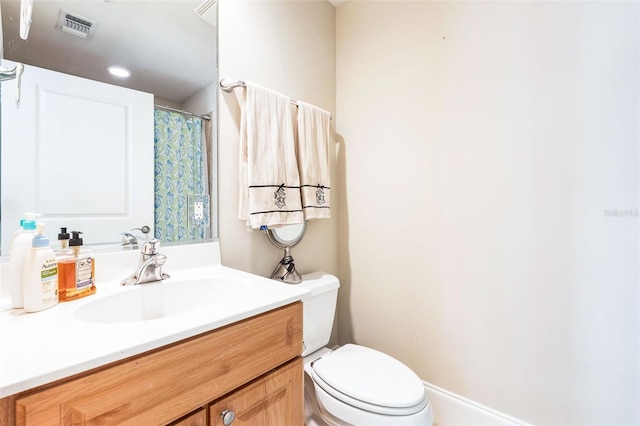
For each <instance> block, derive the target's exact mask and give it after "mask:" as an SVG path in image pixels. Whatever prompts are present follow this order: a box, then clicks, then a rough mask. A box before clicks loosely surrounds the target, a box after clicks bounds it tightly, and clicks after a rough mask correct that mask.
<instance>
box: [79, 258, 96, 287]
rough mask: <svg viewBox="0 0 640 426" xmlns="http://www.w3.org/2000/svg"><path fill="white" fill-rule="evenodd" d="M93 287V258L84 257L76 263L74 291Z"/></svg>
mask: <svg viewBox="0 0 640 426" xmlns="http://www.w3.org/2000/svg"><path fill="white" fill-rule="evenodd" d="M92 285H93V258H92V257H84V258H82V259H78V260H77V261H76V289H78V290H82V289H84V288H87V287H91V286H92Z"/></svg>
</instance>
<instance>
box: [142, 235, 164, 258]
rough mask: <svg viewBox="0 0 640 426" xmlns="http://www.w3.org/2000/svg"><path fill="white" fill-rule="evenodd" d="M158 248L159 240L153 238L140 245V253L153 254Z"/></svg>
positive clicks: (156, 252)
mask: <svg viewBox="0 0 640 426" xmlns="http://www.w3.org/2000/svg"><path fill="white" fill-rule="evenodd" d="M159 250H160V240H158V239H156V238H153V239H151V240H149V241H147V242H146V243H144V244H143V245H142V249H141V251H142V254H146V255H149V256H153V255H155V254H158V251H159Z"/></svg>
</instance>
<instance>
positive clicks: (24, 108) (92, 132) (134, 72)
mask: <svg viewBox="0 0 640 426" xmlns="http://www.w3.org/2000/svg"><path fill="white" fill-rule="evenodd" d="M0 13H1V16H2V36H3V37H2V39H3V48H4V49H3V50H4V52H3V58H4V60H3V61H2V63H1V64H0V65H2V66H3V67H5V68H10V67H12V66H13V63H23V64H25V72H24V74H23V77H22V82H21V86H22V89H21V103H20V106H19V107H16V105H15V102H14V99H15V94H16V91H17V88H16V81H15V80H13V81H4V82H2V84H1V86H0V87H1V89H0V90H1V92H0V93H1V95H2V104H1V105H0V106H1V108H2V115H1V116H0V127H1V130H2V139H0V144H1V145H2V158H1V160H2V168H1V173H2V175H1V181H0V183H1V185H2V187H1V193H0V203H1V209H2V216H1V218H0V219H1V225H2V229H1V233H0V237H1V239H2V247H1V252H0V254H2V255H6V254H8V240H9V238H10V237H11V235H12V233H13V231H14V229H16V228H17V227H18V225H19V219H20V217H21V216H22V214H23V212H26V211H35V212H37V213H40V214H42V221H43V222H45V223H46V225H47V233H48V234H49V235H51V236H54V235H56V233H57V228H58V227H61V226H65V227H68V228H70V229H71V228H74V230H75V228H78V230H81V231H82V232H83V233H84V237H85V243H86V244H100V243H115V244H117V245H120V244H121V241H124V240H126V239H125V238H123V235H124V234H125V233H128V234H130V235H133V236H134V237H135V238H136V239H138V240H144V239H148V238H151V237H153V236H155V237H157V238H159V239H161V240H163V241H183V240H191V241H193V240H200V239H204V238H209V237H216V236H217V227H216V222H217V212H216V202H215V200H216V193H215V187H216V185H215V184H214V178H215V175H216V171H215V169H214V165H215V164H216V158H215V155H216V149H215V147H216V140H215V137H216V125H215V122H214V120H212V119H215V117H216V115H217V114H216V112H215V108H216V96H217V87H216V82H217V78H218V77H217V63H216V56H217V55H216V45H217V40H216V37H217V36H216V26H215V25H216V21H217V16H216V7H215V1H212V0H205V1H190V0H170V1H154V2H146V1H145V2H141V1H135V0H111V1H102V0H83V1H70V0H64V1H53V0H51V1H42V2H34V7H33V17H32V24H31V28H30V31H29V37H28V39H27V40H26V41H25V40H22V39H21V38H20V36H19V27H20V22H19V15H20V1H18V0H0ZM111 66H119V67H123V68H126V69H127V70H128V71H129V73H130V75H129V77H124V78H123V77H118V76H117V75H114V74H111V73H110V72H109V70H108V68H109V67H111ZM61 73H62V74H61ZM61 76H62V77H61ZM92 84H93V85H92ZM114 86H118V87H117V88H115V87H114ZM129 89H131V90H129ZM121 90H122V91H123V93H124V94H123V95H122V96H124V98H123V99H124V100H122V99H120V98H119V99H117V100H116V99H115V96H116V94H118V95H119V93H120V91H121ZM127 91H128V92H127ZM141 92H144V93H143V94H140V93H141ZM134 95H135V96H134ZM128 96H134V97H136V98H140V102H141V103H140V104H139V105H140V106H132V105H133V104H132V101H131V100H130V99H129V98H128ZM43 106H44V108H43ZM47 108H49V110H47ZM136 114H137V115H136ZM136 117H139V118H136ZM98 118H99V119H100V120H98ZM133 121H137V122H136V123H132V122H133ZM138 122H139V123H138ZM132 126H134V127H135V126H139V127H141V130H139V131H140V132H141V133H134V131H133V130H132V129H133V127H132ZM29 129H35V130H29ZM25 130H29V131H27V132H26V134H24V132H25ZM136 131H138V130H136ZM135 135H140V136H135ZM18 140H19V141H20V143H19V144H17V143H16V141H18ZM143 146H144V147H143ZM29 154H31V155H29ZM43 159H46V161H44V160H43ZM70 165H73V167H72V166H70ZM79 177H80V178H79ZM136 186H137V187H139V188H137V187H136ZM61 187H64V188H65V196H64V197H60V196H59V195H58V196H54V197H52V196H48V195H46V194H50V193H51V192H52V189H56V190H58V192H56V191H53V192H56V193H57V194H59V193H60V192H59V189H60V188H61ZM136 188H137V189H136ZM136 191H137V192H136ZM145 226H148V227H149V228H151V230H150V232H149V233H142V232H140V230H141V229H143V227H145ZM127 238H129V237H128V236H127Z"/></svg>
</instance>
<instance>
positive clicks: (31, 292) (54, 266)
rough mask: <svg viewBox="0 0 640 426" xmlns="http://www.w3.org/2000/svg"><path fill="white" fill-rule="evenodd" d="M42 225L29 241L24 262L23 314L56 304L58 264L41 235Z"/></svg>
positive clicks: (46, 238) (47, 242)
mask: <svg viewBox="0 0 640 426" xmlns="http://www.w3.org/2000/svg"><path fill="white" fill-rule="evenodd" d="M43 229H44V224H43V223H38V231H37V233H36V234H35V235H34V236H33V239H32V240H31V252H30V253H29V255H28V257H27V259H26V260H25V262H24V267H23V272H22V279H23V285H24V288H23V291H24V310H25V312H38V311H42V310H44V309H47V308H50V307H52V306H55V305H56V304H57V303H58V262H57V260H56V255H55V253H54V252H53V250H52V249H51V247H50V246H49V238H48V237H47V236H46V235H44V234H43Z"/></svg>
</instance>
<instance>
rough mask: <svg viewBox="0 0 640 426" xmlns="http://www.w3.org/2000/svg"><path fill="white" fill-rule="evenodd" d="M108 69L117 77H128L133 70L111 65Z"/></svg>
mask: <svg viewBox="0 0 640 426" xmlns="http://www.w3.org/2000/svg"><path fill="white" fill-rule="evenodd" d="M107 70H108V71H109V72H110V73H111V74H113V75H114V76H116V77H120V78H127V77H129V76H130V75H131V71H129V70H128V69H126V68H123V67H118V66H115V65H111V66H110V67H107Z"/></svg>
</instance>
